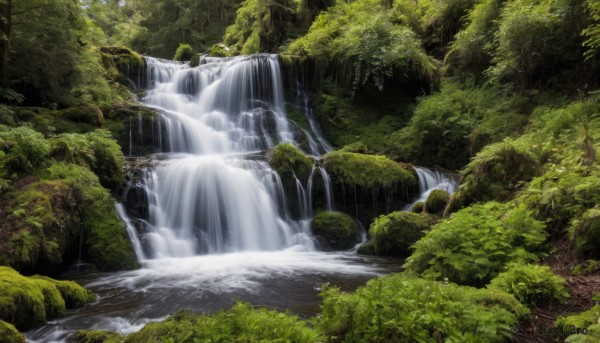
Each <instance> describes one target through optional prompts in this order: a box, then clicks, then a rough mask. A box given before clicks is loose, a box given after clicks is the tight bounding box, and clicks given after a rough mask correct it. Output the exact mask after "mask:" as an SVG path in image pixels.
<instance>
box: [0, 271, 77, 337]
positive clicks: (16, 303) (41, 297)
mask: <svg viewBox="0 0 600 343" xmlns="http://www.w3.org/2000/svg"><path fill="white" fill-rule="evenodd" d="M64 313H65V302H64V300H63V299H62V297H61V296H60V292H59V291H58V289H56V287H55V286H54V284H53V283H51V282H49V281H46V280H39V279H30V278H27V277H24V276H21V275H20V274H19V273H17V272H16V271H15V270H14V269H12V268H9V267H0V320H4V321H7V322H9V323H11V324H13V325H14V326H16V327H17V328H18V329H19V330H27V329H30V328H32V327H35V326H36V325H39V324H41V323H43V322H45V321H46V320H47V319H53V318H57V317H61V316H63V315H64Z"/></svg>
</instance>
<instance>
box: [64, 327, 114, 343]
mask: <svg viewBox="0 0 600 343" xmlns="http://www.w3.org/2000/svg"><path fill="white" fill-rule="evenodd" d="M123 339H124V337H123V336H121V335H120V334H118V333H116V332H107V331H101V330H80V331H76V332H75V333H74V334H72V335H71V336H69V338H67V343H122V342H123Z"/></svg>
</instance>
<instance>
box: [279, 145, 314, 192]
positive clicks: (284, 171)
mask: <svg viewBox="0 0 600 343" xmlns="http://www.w3.org/2000/svg"><path fill="white" fill-rule="evenodd" d="M269 164H270V165H271V167H272V168H273V169H275V170H276V171H277V173H278V174H279V176H280V177H281V181H282V182H283V183H284V184H287V185H295V183H296V181H295V178H298V180H300V182H302V183H303V184H305V183H306V181H307V180H308V177H309V176H310V172H311V170H312V167H313V161H311V159H310V158H308V156H306V155H305V154H304V153H302V151H300V149H298V148H296V147H295V146H293V145H292V144H289V143H285V144H279V145H277V146H276V147H275V149H273V155H272V156H271V158H270V159H269Z"/></svg>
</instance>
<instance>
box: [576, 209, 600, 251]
mask: <svg viewBox="0 0 600 343" xmlns="http://www.w3.org/2000/svg"><path fill="white" fill-rule="evenodd" d="M569 238H570V240H571V242H572V243H573V246H574V247H575V251H577V254H579V255H580V256H581V257H585V258H596V259H597V258H600V208H593V209H589V210H587V211H586V212H585V213H584V214H583V216H581V218H579V219H577V220H574V221H573V223H572V225H571V227H570V228H569Z"/></svg>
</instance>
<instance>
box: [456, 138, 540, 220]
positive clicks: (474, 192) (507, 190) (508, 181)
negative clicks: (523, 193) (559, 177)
mask: <svg viewBox="0 0 600 343" xmlns="http://www.w3.org/2000/svg"><path fill="white" fill-rule="evenodd" d="M529 149H530V147H529V144H528V143H527V142H525V141H518V140H511V139H506V140H504V141H503V142H500V143H495V144H491V145H488V146H486V147H485V148H484V149H483V150H482V151H481V152H479V153H478V154H477V155H476V156H475V157H474V158H473V160H472V161H471V162H470V163H469V164H468V165H467V167H466V168H465V169H464V170H463V171H462V172H461V176H462V178H461V182H460V186H459V188H458V191H457V192H456V193H455V194H454V195H453V196H452V199H451V200H450V205H449V206H448V208H449V209H451V210H458V209H460V208H462V207H464V206H468V205H469V204H472V203H475V202H485V201H493V200H497V201H507V200H509V199H511V197H512V196H514V194H515V192H516V191H518V190H519V189H521V187H522V186H523V184H524V183H525V182H527V181H530V180H531V179H532V178H534V177H535V176H537V175H539V174H540V173H541V171H542V165H541V163H540V162H539V161H538V159H537V158H536V157H535V156H534V154H533V153H531V152H530V151H529ZM447 212H449V211H447Z"/></svg>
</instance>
